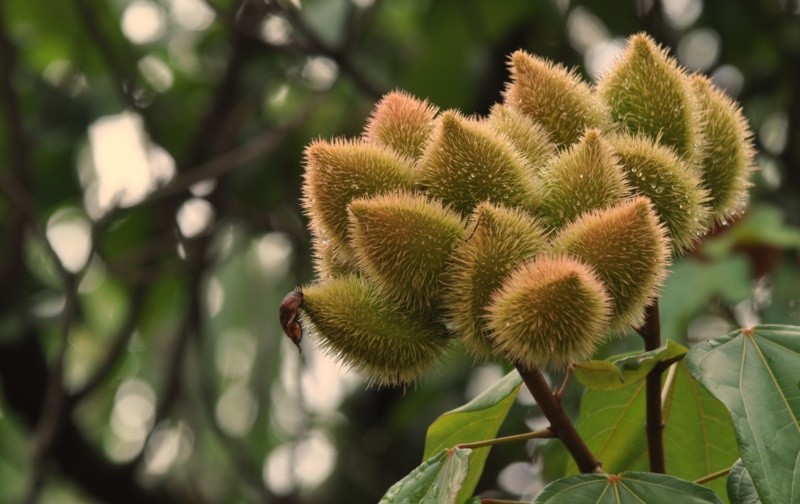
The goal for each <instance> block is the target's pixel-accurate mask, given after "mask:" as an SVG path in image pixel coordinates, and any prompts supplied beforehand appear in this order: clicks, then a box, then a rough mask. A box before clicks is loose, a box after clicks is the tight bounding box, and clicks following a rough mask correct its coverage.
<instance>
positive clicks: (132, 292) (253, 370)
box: [0, 0, 800, 503]
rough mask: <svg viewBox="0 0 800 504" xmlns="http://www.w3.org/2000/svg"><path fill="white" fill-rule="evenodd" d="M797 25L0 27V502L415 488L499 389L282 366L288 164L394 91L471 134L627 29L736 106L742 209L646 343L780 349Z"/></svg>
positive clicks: (555, 456) (538, 480)
mask: <svg viewBox="0 0 800 504" xmlns="http://www.w3.org/2000/svg"><path fill="white" fill-rule="evenodd" d="M799 12H800V7H799V6H798V2H797V1H796V0H764V1H760V2H735V3H732V2H724V1H721V0H705V1H703V0H686V1H677V0H649V1H647V0H641V1H635V2H626V3H619V2H585V1H569V0H538V1H534V2H532V1H525V0H513V1H507V2H488V1H483V0H470V1H457V0H438V1H434V0H396V1H381V0H375V1H369V0H359V1H355V0H353V1H348V0H308V1H295V2H292V1H289V0H280V1H279V0H264V1H261V0H249V1H246V0H243V1H236V0H209V1H208V2H203V1H202V0H133V1H128V0H105V1H90V0H65V1H62V2H36V1H34V2H30V1H24V0H6V1H5V2H3V3H2V5H0V182H2V186H1V187H0V188H2V196H0V244H2V245H0V286H2V288H0V382H1V384H2V389H0V501H2V502H18V501H19V502H24V501H26V502H44V503H65V502H118V503H125V502H145V501H146V502H275V503H306V502H315V503H317V502H331V503H338V502H349V503H362V502H363V503H369V502H376V501H377V500H378V499H379V498H380V496H381V495H383V493H384V492H385V491H386V489H387V488H389V487H390V486H391V484H393V483H394V482H395V481H397V480H399V479H400V478H402V477H403V476H404V475H405V474H407V473H408V471H409V470H410V469H411V468H413V467H415V466H416V465H417V464H418V463H419V461H420V460H421V457H422V453H423V449H424V440H425V431H426V429H427V426H428V425H429V424H430V423H431V422H432V421H433V420H434V419H435V418H437V417H438V416H439V414H441V413H442V412H444V411H447V410H449V409H451V408H453V407H456V406H458V405H460V404H462V403H463V402H464V400H465V399H468V398H472V397H475V396H476V395H477V394H478V393H480V392H481V391H482V390H484V389H486V388H488V386H489V385H490V384H491V383H493V382H494V381H496V380H497V379H499V377H500V376H502V373H503V370H502V369H500V368H499V366H497V365H485V366H480V367H478V368H475V369H474V370H472V363H471V361H470V360H469V359H467V358H465V357H464V356H463V355H461V354H460V353H458V352H454V353H453V355H452V356H451V357H450V358H449V359H448V360H447V362H446V363H445V364H444V365H442V366H441V369H439V370H438V372H437V374H436V376H435V377H432V378H431V379H429V380H427V381H425V382H423V383H420V384H419V385H418V386H416V387H415V388H413V389H409V390H405V391H404V390H387V389H379V390H376V389H374V388H373V389H370V388H367V387H366V386H365V385H364V383H362V382H359V381H358V380H357V378H354V377H353V376H352V375H348V374H346V372H345V371H344V370H339V369H338V368H336V367H335V366H333V365H332V364H330V363H329V362H328V361H326V360H325V359H323V356H321V355H319V353H318V352H315V351H314V349H313V345H312V344H310V343H309V342H304V344H303V345H304V353H303V357H302V358H298V356H297V353H296V350H295V349H294V348H293V347H292V346H290V344H289V343H288V342H286V341H284V339H283V337H282V335H280V329H279V325H278V321H277V306H278V304H279V303H280V300H281V298H282V297H283V295H284V294H285V293H286V292H288V291H289V290H290V289H292V288H293V287H294V286H295V285H297V284H303V283H309V282H311V281H313V273H312V271H311V267H310V257H309V252H308V239H309V237H308V233H307V231H306V229H305V220H304V217H303V216H302V213H301V211H300V207H299V203H298V197H299V187H300V180H301V173H302V166H301V157H302V151H303V148H304V146H305V145H306V144H308V142H309V141H310V140H312V139H314V138H317V137H331V136H338V135H344V136H354V135H357V134H359V133H360V128H361V125H362V124H363V123H364V120H365V118H366V117H367V115H368V114H369V111H370V109H371V107H372V105H373V103H374V102H375V101H376V100H377V98H378V97H379V96H380V95H381V94H382V93H383V92H385V91H388V90H390V89H393V88H402V89H406V90H407V91H409V92H411V93H412V94H415V95H418V96H421V97H424V98H428V99H429V100H431V101H432V102H433V103H435V104H437V105H438V106H440V107H442V108H448V107H458V108H460V109H461V110H464V111H468V112H474V113H479V114H485V113H486V112H488V110H489V107H490V106H491V105H492V104H493V103H494V102H496V101H498V100H499V99H500V97H501V93H502V86H503V84H502V83H503V82H504V81H505V80H507V72H506V66H505V65H506V56H507V55H508V54H510V53H511V52H512V51H513V50H515V49H517V48H524V49H526V50H528V51H530V52H532V53H535V54H539V55H541V56H543V57H546V58H550V59H553V60H556V61H560V62H563V63H565V64H567V65H568V66H576V67H578V68H579V70H580V71H581V72H583V73H584V75H585V76H586V77H587V78H591V77H592V75H594V73H595V72H597V71H601V70H602V67H603V62H604V61H605V60H604V58H606V57H607V56H609V55H613V53H614V50H615V48H618V45H619V44H620V43H621V41H622V40H624V38H625V37H626V36H628V35H630V34H632V33H635V32H638V31H641V30H646V31H648V32H649V33H651V34H652V35H653V36H654V37H655V38H657V39H658V40H659V42H661V43H662V44H665V45H667V46H668V47H670V48H671V49H672V50H673V51H674V52H675V53H676V54H677V56H678V58H679V60H680V61H681V62H682V63H683V64H685V65H687V66H690V67H691V69H693V70H702V71H703V72H705V73H708V74H710V75H711V76H712V77H713V78H714V79H715V80H716V81H717V83H718V84H719V85H720V86H722V87H723V88H725V89H727V90H728V91H729V92H730V93H731V94H732V95H734V96H735V97H736V98H737V99H738V100H740V102H741V103H742V105H743V108H744V111H745V114H746V115H747V117H748V118H749V120H750V121H751V125H752V128H753V131H755V132H756V135H757V138H756V140H757V142H756V143H757V146H758V149H759V151H760V155H759V157H758V163H759V166H760V168H761V170H760V171H759V172H758V173H757V174H756V175H755V177H754V180H753V182H754V185H755V187H754V190H753V197H752V203H751V206H750V210H749V211H748V213H747V214H745V216H744V217H743V218H742V219H741V220H739V221H737V222H733V223H730V225H729V226H728V227H726V228H723V229H719V230H717V231H715V232H714V233H713V234H712V236H709V237H707V238H706V239H705V240H704V242H703V243H702V244H701V246H699V247H698V248H697V250H696V251H695V252H694V253H693V254H691V255H689V256H687V257H684V258H681V259H679V260H677V261H676V262H675V264H674V265H673V266H672V271H673V274H672V275H671V277H670V278H669V280H668V283H667V285H666V286H665V289H664V295H663V298H662V301H661V313H662V321H663V322H664V324H665V325H664V333H665V335H666V336H668V337H669V338H672V339H675V340H677V341H678V342H681V343H683V344H693V343H696V342H697V341H700V340H703V339H706V338H709V337H712V336H720V335H722V334H725V333H727V332H728V331H729V330H730V329H731V328H733V327H735V326H747V325H751V324H753V323H755V322H757V321H760V322H764V323H783V324H800V261H799V260H798V259H800V256H799V255H798V250H799V249H800V231H799V230H798V226H800V18H798V13H799ZM615 44H616V45H615ZM114 128H117V129H116V130H115V129H114ZM115 142H116V143H115ZM103 149H105V153H103ZM198 182H200V183H201V184H199V185H196V184H197V183H198ZM59 258H60V259H59ZM638 345H639V341H638V340H637V339H635V338H621V339H619V340H617V341H616V342H614V343H613V344H611V345H608V348H606V349H604V351H603V353H602V355H600V357H604V356H606V355H610V354H612V353H620V352H625V351H630V350H634V349H637V348H638ZM553 378H554V380H557V379H558V378H560V377H557V376H554V377H553ZM580 394H581V390H580V387H578V386H575V385H573V386H571V387H570V388H569V390H568V395H567V396H566V398H565V401H566V403H567V404H569V405H571V406H572V407H573V408H576V407H577V404H578V402H579V400H580ZM531 404H532V401H530V400H528V399H526V398H525V396H522V397H521V398H520V399H518V401H517V404H516V405H515V406H514V407H513V408H512V409H511V413H510V415H509V417H508V419H507V421H506V423H505V425H504V426H503V428H502V429H501V431H500V435H505V434H512V433H518V432H521V431H523V430H524V429H525V428H526V427H525V425H526V424H527V425H528V427H532V426H539V427H543V425H542V422H543V419H542V418H541V416H540V415H539V414H538V411H537V409H536V407H535V406H532V405H531ZM555 448H557V447H555V445H554V444H553V443H543V442H541V441H534V442H531V443H530V444H529V446H528V449H527V450H526V447H525V446H521V445H504V446H498V447H496V448H494V449H493V451H492V452H491V454H490V455H489V457H488V459H487V462H486V471H485V472H484V475H483V477H482V479H481V481H479V482H478V486H477V489H478V491H479V492H482V495H485V496H494V497H506V498H516V497H519V496H520V495H522V496H523V498H527V497H530V496H532V495H534V494H535V493H536V492H538V490H539V489H541V487H542V486H543V484H544V482H546V481H548V480H549V479H550V478H552V477H553V476H558V475H559V474H560V473H561V471H562V470H563V466H564V463H565V458H564V454H563V453H559V452H558V451H557V449H555ZM543 461H544V462H545V463H543Z"/></svg>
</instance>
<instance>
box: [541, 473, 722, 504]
mask: <svg viewBox="0 0 800 504" xmlns="http://www.w3.org/2000/svg"><path fill="white" fill-rule="evenodd" d="M533 502H534V504H558V503H564V502H567V503H573V504H577V503H583V502H591V503H594V504H604V503H608V504H642V503H643V502H646V503H647V504H676V503H681V504H701V503H703V504H708V503H719V504H721V502H720V500H719V498H717V496H716V495H715V494H714V492H712V491H711V490H709V489H708V488H705V487H702V486H700V485H696V484H694V483H691V482H689V481H683V480H680V479H678V478H675V477H673V476H667V475H665V474H655V473H644V472H627V473H621V474H619V475H616V474H581V475H578V476H569V477H567V478H562V479H560V480H556V481H554V482H552V483H550V484H549V485H547V486H546V487H545V489H544V490H543V491H542V493H541V494H539V496H538V497H537V498H536V500H535V501H533Z"/></svg>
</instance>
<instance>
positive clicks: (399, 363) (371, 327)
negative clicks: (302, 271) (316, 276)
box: [301, 276, 448, 385]
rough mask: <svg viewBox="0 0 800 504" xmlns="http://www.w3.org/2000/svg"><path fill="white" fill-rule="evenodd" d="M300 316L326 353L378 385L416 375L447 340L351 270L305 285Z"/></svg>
mask: <svg viewBox="0 0 800 504" xmlns="http://www.w3.org/2000/svg"><path fill="white" fill-rule="evenodd" d="M301 322H302V323H303V325H304V327H306V328H307V329H308V330H309V331H310V332H311V333H312V334H313V335H315V336H316V337H317V338H319V344H320V346H321V347H322V348H324V349H325V350H326V351H327V352H328V353H329V354H331V355H333V356H334V357H336V358H337V359H338V360H340V361H342V362H343V363H345V364H346V365H348V366H350V367H351V368H354V369H355V370H357V371H359V372H361V373H362V374H364V375H365V377H366V378H367V380H369V381H370V382H371V383H377V384H379V385H402V384H406V383H411V382H413V381H414V380H417V379H419V378H421V377H422V376H424V375H425V374H426V373H427V372H428V371H430V369H431V368H432V367H433V365H434V363H435V362H436V360H437V359H438V358H439V357H440V356H441V355H442V353H443V352H444V350H445V349H446V348H447V345H448V340H447V338H446V337H445V336H444V335H443V334H442V333H441V332H439V331H437V330H436V327H437V326H435V325H432V324H430V323H428V322H427V321H426V320H425V318H424V317H422V316H419V315H417V314H415V313H413V312H409V311H406V310H403V309H402V308H400V307H399V306H397V305H396V304H395V303H393V302H391V301H389V300H388V299H387V298H386V297H385V296H383V295H382V294H381V293H380V292H379V291H378V290H377V289H376V288H375V287H374V286H373V285H371V284H370V283H369V282H368V281H366V280H365V279H363V278H360V277H356V276H348V277H343V278H338V279H334V280H329V281H327V282H325V283H322V284H316V285H312V286H310V287H306V288H304V289H303V308H302V318H301Z"/></svg>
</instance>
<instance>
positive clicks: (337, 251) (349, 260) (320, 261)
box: [312, 231, 358, 280]
mask: <svg viewBox="0 0 800 504" xmlns="http://www.w3.org/2000/svg"><path fill="white" fill-rule="evenodd" d="M312 234H314V233H313V231H312ZM312 247H313V249H312V258H313V262H314V271H315V272H316V274H317V278H319V279H320V280H327V279H329V278H338V277H343V276H347V275H353V274H356V273H358V265H357V264H356V260H355V257H353V255H352V251H351V250H350V249H349V247H348V248H342V247H338V248H337V247H336V246H335V245H334V244H333V242H331V241H330V240H328V239H326V238H323V237H321V236H317V235H315V236H314V240H313V241H312Z"/></svg>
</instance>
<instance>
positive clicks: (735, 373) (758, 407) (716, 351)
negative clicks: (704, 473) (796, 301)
mask: <svg viewBox="0 0 800 504" xmlns="http://www.w3.org/2000/svg"><path fill="white" fill-rule="evenodd" d="M686 364H687V365H688V367H689V371H690V372H691V373H692V375H693V376H694V377H695V378H696V379H697V380H698V381H699V382H700V383H702V384H703V386H704V387H705V388H706V389H708V391H709V392H711V394H712V395H714V397H716V398H717V399H719V400H720V401H722V402H723V403H724V404H725V406H726V407H727V408H728V410H729V411H730V414H731V416H732V418H733V425H734V428H735V430H736V438H737V441H738V443H739V449H740V452H741V457H742V461H743V462H744V465H745V467H746V468H747V471H748V472H749V473H750V476H751V477H752V479H753V483H754V485H755V487H756V490H757V491H758V495H759V497H760V499H761V501H762V502H763V503H764V504H770V503H775V504H778V503H781V504H782V503H788V502H798V500H800V423H798V419H799V418H800V386H798V383H800V328H798V327H791V326H779V325H761V326H755V327H753V328H750V329H740V330H737V331H734V332H732V333H731V334H729V335H727V336H723V337H721V338H715V339H713V340H709V341H705V342H703V343H701V344H699V345H697V346H696V347H694V348H693V349H692V350H691V351H690V352H689V354H688V355H687V356H686Z"/></svg>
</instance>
